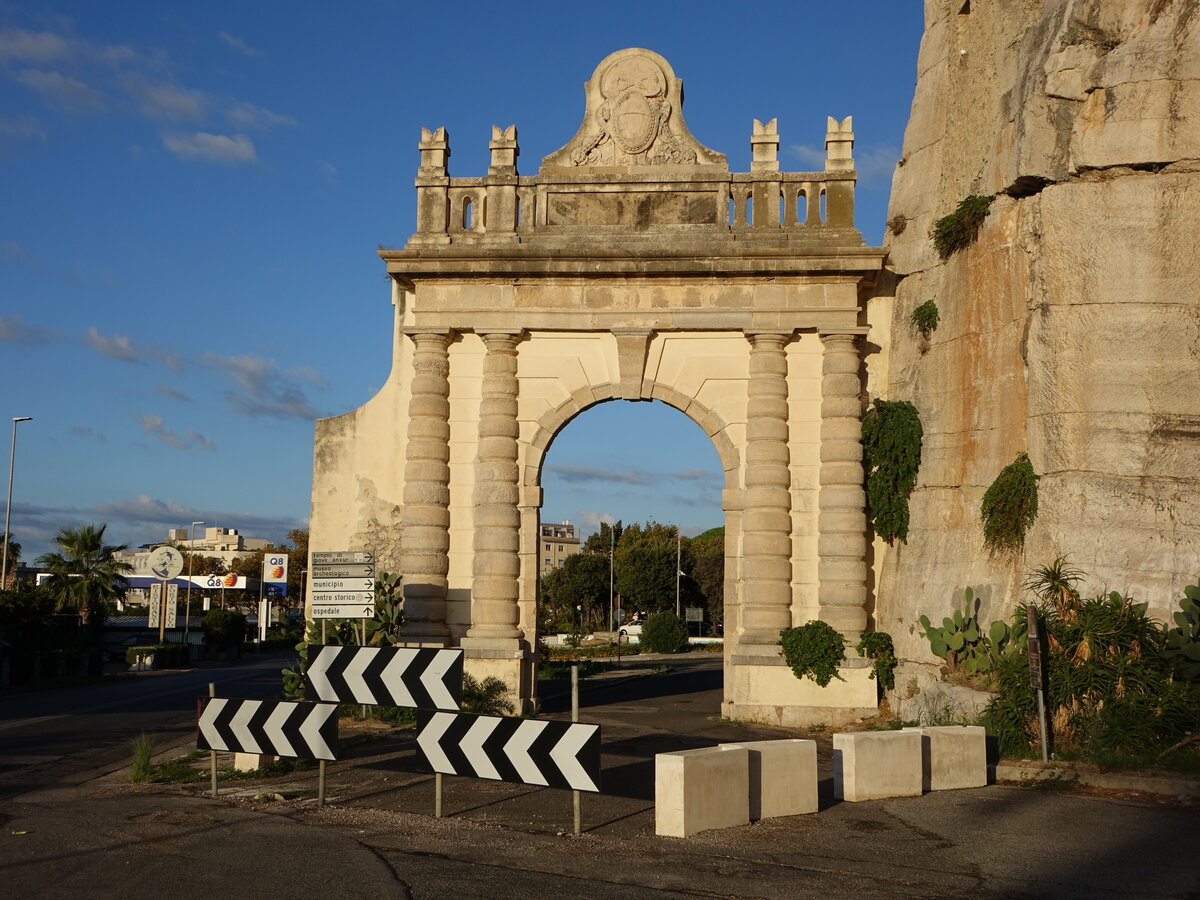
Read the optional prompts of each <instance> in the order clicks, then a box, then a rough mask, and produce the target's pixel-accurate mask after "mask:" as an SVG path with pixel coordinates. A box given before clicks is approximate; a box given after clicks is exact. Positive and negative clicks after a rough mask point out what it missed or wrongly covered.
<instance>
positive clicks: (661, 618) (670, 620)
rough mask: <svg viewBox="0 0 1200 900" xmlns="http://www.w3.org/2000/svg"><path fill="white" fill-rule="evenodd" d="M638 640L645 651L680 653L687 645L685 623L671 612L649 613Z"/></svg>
mask: <svg viewBox="0 0 1200 900" xmlns="http://www.w3.org/2000/svg"><path fill="white" fill-rule="evenodd" d="M638 642H639V644H640V645H641V647H642V650H643V652H646V653H682V652H683V651H684V650H686V649H687V646H688V632H687V623H685V622H684V621H683V619H681V618H679V616H677V615H675V613H673V612H656V613H651V615H650V617H649V618H648V619H646V624H645V625H643V626H642V634H641V637H640V638H639V641H638Z"/></svg>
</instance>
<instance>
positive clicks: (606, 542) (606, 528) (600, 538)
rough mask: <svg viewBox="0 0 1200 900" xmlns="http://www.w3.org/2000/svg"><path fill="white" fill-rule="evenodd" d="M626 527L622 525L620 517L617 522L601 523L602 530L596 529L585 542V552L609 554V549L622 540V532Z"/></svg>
mask: <svg viewBox="0 0 1200 900" xmlns="http://www.w3.org/2000/svg"><path fill="white" fill-rule="evenodd" d="M624 531H625V529H624V528H623V527H622V526H621V522H620V520H619V519H618V520H617V522H616V523H614V524H612V525H609V524H608V523H607V522H601V523H600V530H599V531H594V532H592V533H591V534H590V535H588V539H587V540H586V541H584V543H583V552H584V553H603V554H604V555H605V556H608V551H609V550H610V549H611V548H612V547H613V546H615V545H616V544H619V543H620V542H621V534H622V533H623V532H624Z"/></svg>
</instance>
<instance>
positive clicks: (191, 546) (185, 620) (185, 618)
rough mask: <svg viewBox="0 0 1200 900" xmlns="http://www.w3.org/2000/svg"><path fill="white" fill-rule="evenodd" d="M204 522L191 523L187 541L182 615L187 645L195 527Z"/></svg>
mask: <svg viewBox="0 0 1200 900" xmlns="http://www.w3.org/2000/svg"><path fill="white" fill-rule="evenodd" d="M203 524H205V523H204V522H193V523H192V539H191V540H190V541H188V589H187V602H186V603H185V604H184V613H183V641H184V643H185V644H186V643H187V634H188V629H189V627H190V626H191V624H192V557H194V556H195V555H196V526H197V525H203Z"/></svg>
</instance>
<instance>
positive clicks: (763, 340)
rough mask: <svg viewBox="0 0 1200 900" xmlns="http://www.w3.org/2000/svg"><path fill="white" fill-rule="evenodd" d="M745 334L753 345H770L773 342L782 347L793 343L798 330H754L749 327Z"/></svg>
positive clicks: (744, 331)
mask: <svg viewBox="0 0 1200 900" xmlns="http://www.w3.org/2000/svg"><path fill="white" fill-rule="evenodd" d="M742 333H743V334H745V335H746V340H748V341H749V342H750V346H752V347H759V346H764V347H769V346H770V345H771V344H776V345H778V346H780V347H783V346H785V345H786V344H789V343H791V342H792V341H793V340H794V339H795V337H796V332H795V331H794V330H793V331H753V330H751V329H749V328H747V329H744V330H743V332H742Z"/></svg>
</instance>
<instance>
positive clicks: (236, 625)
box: [201, 609, 246, 650]
mask: <svg viewBox="0 0 1200 900" xmlns="http://www.w3.org/2000/svg"><path fill="white" fill-rule="evenodd" d="M201 627H202V628H203V629H204V636H205V640H206V641H207V642H208V645H209V646H210V647H213V648H215V649H217V650H232V649H236V648H238V647H241V645H242V641H243V640H245V638H246V617H245V616H244V615H242V614H241V613H240V612H237V611H236V610H232V609H210V610H209V611H208V612H207V613H206V614H205V616H204V621H203V622H202V623H201Z"/></svg>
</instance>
